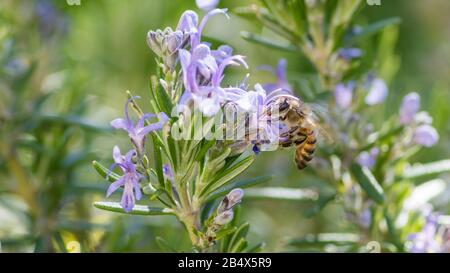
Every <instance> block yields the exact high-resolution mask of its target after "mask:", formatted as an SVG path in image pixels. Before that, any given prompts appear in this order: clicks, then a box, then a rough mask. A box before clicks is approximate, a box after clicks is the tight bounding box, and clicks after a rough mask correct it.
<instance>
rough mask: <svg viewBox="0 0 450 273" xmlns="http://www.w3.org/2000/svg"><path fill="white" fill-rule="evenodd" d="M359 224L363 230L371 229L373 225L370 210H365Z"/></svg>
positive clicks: (361, 214) (360, 216) (359, 218)
mask: <svg viewBox="0 0 450 273" xmlns="http://www.w3.org/2000/svg"><path fill="white" fill-rule="evenodd" d="M358 223H359V224H360V225H361V226H362V227H363V228H369V227H370V224H371V223H372V212H371V211H370V209H364V210H363V211H362V212H361V213H360V214H359V217H358Z"/></svg>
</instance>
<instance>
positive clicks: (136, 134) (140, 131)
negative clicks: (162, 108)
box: [111, 97, 169, 156]
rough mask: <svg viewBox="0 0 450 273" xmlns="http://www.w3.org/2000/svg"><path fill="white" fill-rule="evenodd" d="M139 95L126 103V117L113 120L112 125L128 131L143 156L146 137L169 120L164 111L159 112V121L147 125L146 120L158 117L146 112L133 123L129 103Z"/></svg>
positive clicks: (138, 151)
mask: <svg viewBox="0 0 450 273" xmlns="http://www.w3.org/2000/svg"><path fill="white" fill-rule="evenodd" d="M136 98H139V97H133V98H131V99H129V100H127V102H126V103H125V119H122V118H118V119H115V120H113V121H111V126H112V127H114V128H116V129H122V130H125V131H127V132H128V135H129V136H130V138H131V142H132V143H133V145H134V146H135V147H136V150H137V153H138V156H142V155H143V153H144V145H145V137H146V135H147V134H149V133H150V132H152V131H156V130H160V129H161V128H162V127H163V125H164V124H165V123H166V122H167V121H168V120H169V118H168V117H167V115H166V114H165V113H163V112H161V113H159V114H158V116H157V117H158V119H159V121H158V122H156V123H152V124H150V125H147V126H145V120H146V119H148V118H152V117H156V115H155V114H149V113H147V114H144V115H143V116H142V117H141V118H140V119H139V121H138V122H137V123H136V125H134V124H133V121H132V120H131V119H130V116H129V114H128V105H129V103H130V102H131V101H132V100H134V99H136Z"/></svg>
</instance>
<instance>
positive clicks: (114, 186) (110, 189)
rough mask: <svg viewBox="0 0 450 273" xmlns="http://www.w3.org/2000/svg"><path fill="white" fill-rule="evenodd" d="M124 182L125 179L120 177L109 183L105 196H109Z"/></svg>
mask: <svg viewBox="0 0 450 273" xmlns="http://www.w3.org/2000/svg"><path fill="white" fill-rule="evenodd" d="M124 184H125V179H124V178H123V177H122V178H120V179H119V180H117V181H114V182H113V183H111V185H109V187H108V190H107V191H106V197H109V196H110V195H111V194H112V193H113V192H115V191H116V190H117V189H118V188H119V187H120V186H123V185H124Z"/></svg>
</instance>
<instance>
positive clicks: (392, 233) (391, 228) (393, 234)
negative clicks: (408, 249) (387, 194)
mask: <svg viewBox="0 0 450 273" xmlns="http://www.w3.org/2000/svg"><path fill="white" fill-rule="evenodd" d="M384 219H385V220H386V226H387V228H388V234H389V238H390V240H391V242H392V243H393V244H394V245H395V246H396V247H397V249H399V250H400V251H403V244H402V243H401V242H400V241H399V236H398V234H397V230H396V227H395V221H393V220H392V218H391V217H390V216H389V213H388V212H387V210H385V211H384Z"/></svg>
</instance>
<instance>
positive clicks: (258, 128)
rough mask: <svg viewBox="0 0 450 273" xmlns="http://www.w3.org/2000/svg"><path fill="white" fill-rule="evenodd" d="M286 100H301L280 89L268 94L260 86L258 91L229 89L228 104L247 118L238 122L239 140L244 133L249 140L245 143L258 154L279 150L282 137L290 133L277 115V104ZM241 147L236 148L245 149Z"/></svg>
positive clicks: (239, 145)
mask: <svg viewBox="0 0 450 273" xmlns="http://www.w3.org/2000/svg"><path fill="white" fill-rule="evenodd" d="M286 99H293V100H298V98H296V97H295V96H293V95H291V93H290V92H289V91H288V90H285V89H277V90H275V91H272V92H270V93H269V92H266V90H264V88H263V87H262V86H261V85H259V84H256V85H255V91H245V90H243V89H240V88H228V89H227V100H228V101H229V103H230V104H234V105H236V106H237V107H238V109H239V110H241V111H243V112H244V113H245V115H240V116H245V117H246V120H245V121H244V122H239V121H238V127H237V131H238V138H239V136H240V135H241V133H242V132H245V135H246V139H245V140H244V141H243V142H244V143H247V144H251V145H252V146H253V151H254V152H255V154H258V153H259V152H260V151H261V150H272V149H274V148H277V147H278V145H279V141H280V136H281V135H282V134H283V133H284V132H285V131H286V130H287V126H286V125H285V124H284V123H283V122H282V121H280V120H279V118H278V115H277V114H276V113H275V111H278V107H279V105H278V104H279V103H281V102H283V101H284V100H286ZM269 112H270V113H271V114H268V113H269ZM240 132H241V133H240ZM241 144H242V143H239V144H237V145H236V146H237V147H240V148H242V147H243V145H241Z"/></svg>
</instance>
